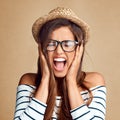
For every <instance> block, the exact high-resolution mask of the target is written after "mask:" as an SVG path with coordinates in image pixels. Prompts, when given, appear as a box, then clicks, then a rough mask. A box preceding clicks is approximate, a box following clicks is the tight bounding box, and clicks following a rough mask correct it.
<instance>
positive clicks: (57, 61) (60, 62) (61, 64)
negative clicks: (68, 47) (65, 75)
mask: <svg viewBox="0 0 120 120" xmlns="http://www.w3.org/2000/svg"><path fill="white" fill-rule="evenodd" d="M53 63H54V68H55V69H56V70H57V71H63V70H64V68H65V64H66V59H65V58H54V60H53Z"/></svg>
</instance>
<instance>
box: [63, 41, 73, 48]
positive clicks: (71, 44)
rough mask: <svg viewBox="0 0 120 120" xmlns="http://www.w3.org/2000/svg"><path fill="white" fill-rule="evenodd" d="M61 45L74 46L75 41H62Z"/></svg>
mask: <svg viewBox="0 0 120 120" xmlns="http://www.w3.org/2000/svg"><path fill="white" fill-rule="evenodd" d="M63 45H64V46H65V47H71V46H74V45H75V43H74V41H64V42H63Z"/></svg>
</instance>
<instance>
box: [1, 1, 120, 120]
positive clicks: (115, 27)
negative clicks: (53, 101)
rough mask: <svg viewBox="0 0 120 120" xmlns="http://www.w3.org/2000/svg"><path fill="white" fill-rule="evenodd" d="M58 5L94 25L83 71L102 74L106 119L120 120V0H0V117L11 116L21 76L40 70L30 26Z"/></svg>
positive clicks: (8, 117) (8, 118) (7, 118)
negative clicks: (104, 86) (104, 89)
mask: <svg viewBox="0 0 120 120" xmlns="http://www.w3.org/2000/svg"><path fill="white" fill-rule="evenodd" d="M57 6H64V7H70V8H71V9H72V10H73V11H74V12H75V13H76V14H77V15H78V16H79V17H81V18H82V19H83V20H85V21H86V22H87V23H88V24H89V25H90V39H89V42H88V43H87V45H86V54H85V59H84V60H85V62H84V65H83V69H84V70H85V71H97V72H100V73H102V74H103V75H104V78H105V80H106V85H107V115H106V120H118V119H119V107H120V105H119V103H120V94H119V93H120V49H119V48H120V47H119V46H120V1H119V0H0V119H1V120H12V119H13V116H14V110H15V97H16V88H17V85H18V82H19V79H20V77H21V76H22V75H23V74H24V73H27V72H36V71H37V58H38V53H37V49H38V48H37V44H36V43H35V42H34V39H33V36H32V32H31V27H32V24H33V22H34V21H35V20H36V19H37V18H38V17H40V16H42V15H44V14H46V13H48V11H50V10H51V9H53V8H55V7H57Z"/></svg>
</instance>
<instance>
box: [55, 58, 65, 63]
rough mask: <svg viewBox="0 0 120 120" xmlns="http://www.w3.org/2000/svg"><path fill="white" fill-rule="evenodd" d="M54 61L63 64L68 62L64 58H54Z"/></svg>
mask: <svg viewBox="0 0 120 120" xmlns="http://www.w3.org/2000/svg"><path fill="white" fill-rule="evenodd" d="M54 61H57V62H63V61H66V60H65V59H64V58H54Z"/></svg>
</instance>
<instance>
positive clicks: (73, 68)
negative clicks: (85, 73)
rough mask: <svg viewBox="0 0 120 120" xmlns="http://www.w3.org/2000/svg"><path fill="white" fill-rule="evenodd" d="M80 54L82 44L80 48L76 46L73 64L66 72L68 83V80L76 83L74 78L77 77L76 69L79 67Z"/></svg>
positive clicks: (81, 52)
mask: <svg viewBox="0 0 120 120" xmlns="http://www.w3.org/2000/svg"><path fill="white" fill-rule="evenodd" d="M82 54H83V44H81V46H77V48H76V53H75V57H74V59H73V62H72V64H71V66H70V68H69V70H68V73H67V75H66V80H67V81H70V80H72V81H73V80H75V81H76V77H77V73H78V69H79V67H80V62H81V57H82Z"/></svg>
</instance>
